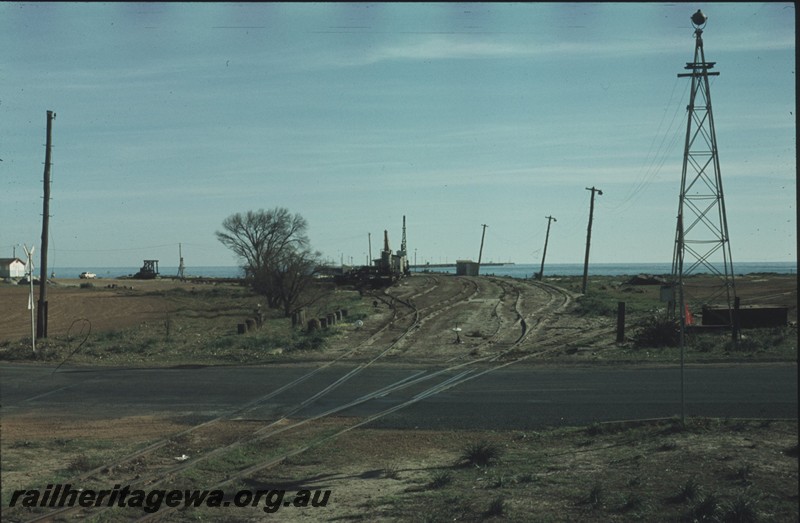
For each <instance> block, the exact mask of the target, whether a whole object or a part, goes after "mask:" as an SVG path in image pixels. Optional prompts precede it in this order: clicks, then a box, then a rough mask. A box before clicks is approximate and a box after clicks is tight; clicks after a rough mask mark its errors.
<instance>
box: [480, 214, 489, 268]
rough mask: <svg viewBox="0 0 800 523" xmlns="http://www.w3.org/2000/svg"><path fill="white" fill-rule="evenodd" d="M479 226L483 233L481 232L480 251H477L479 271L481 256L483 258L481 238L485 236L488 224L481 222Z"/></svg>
mask: <svg viewBox="0 0 800 523" xmlns="http://www.w3.org/2000/svg"><path fill="white" fill-rule="evenodd" d="M481 227H483V233H481V250H480V252H478V270H479V271H480V270H481V258H483V239H484V237H485V236H486V228H487V227H488V225H486V224H485V223H483V224H481Z"/></svg>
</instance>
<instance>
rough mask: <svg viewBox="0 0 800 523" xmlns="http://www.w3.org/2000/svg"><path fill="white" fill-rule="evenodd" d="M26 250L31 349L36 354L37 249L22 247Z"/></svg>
mask: <svg viewBox="0 0 800 523" xmlns="http://www.w3.org/2000/svg"><path fill="white" fill-rule="evenodd" d="M22 248H23V249H25V255H26V256H27V257H28V263H27V265H26V269H27V271H26V272H27V274H28V285H30V294H28V308H29V309H30V311H31V349H33V354H36V313H35V312H34V309H35V308H36V307H35V306H34V302H33V251H34V250H35V249H36V247H31V250H28V246H27V245H23V246H22Z"/></svg>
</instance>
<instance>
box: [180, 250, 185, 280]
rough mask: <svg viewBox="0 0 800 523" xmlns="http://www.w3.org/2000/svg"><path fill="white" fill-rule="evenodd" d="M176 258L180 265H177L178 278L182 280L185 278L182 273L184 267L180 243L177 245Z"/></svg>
mask: <svg viewBox="0 0 800 523" xmlns="http://www.w3.org/2000/svg"><path fill="white" fill-rule="evenodd" d="M178 258H180V265H178V278H180V279H181V280H183V279H184V278H185V277H186V276H185V275H184V273H183V272H184V269H185V268H186V267H185V266H184V265H183V246H182V245H181V244H180V243H179V244H178Z"/></svg>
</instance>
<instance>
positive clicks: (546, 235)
mask: <svg viewBox="0 0 800 523" xmlns="http://www.w3.org/2000/svg"><path fill="white" fill-rule="evenodd" d="M545 218H547V234H545V236H544V252H542V266H541V267H540V268H539V278H538V280H539V281H542V276H543V275H544V257H545V256H547V240H548V239H549V238H550V222H557V221H558V220H556V219H555V218H553V217H552V216H545Z"/></svg>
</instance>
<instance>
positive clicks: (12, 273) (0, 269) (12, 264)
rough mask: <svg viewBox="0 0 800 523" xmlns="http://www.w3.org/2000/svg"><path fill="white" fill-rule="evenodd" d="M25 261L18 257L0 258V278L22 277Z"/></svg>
mask: <svg viewBox="0 0 800 523" xmlns="http://www.w3.org/2000/svg"><path fill="white" fill-rule="evenodd" d="M24 276H25V262H23V261H22V260H20V259H19V258H0V278H22V277H24Z"/></svg>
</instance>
